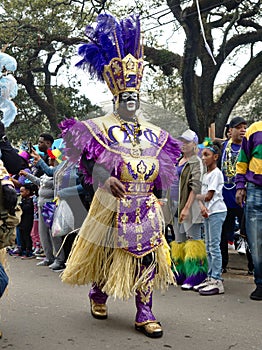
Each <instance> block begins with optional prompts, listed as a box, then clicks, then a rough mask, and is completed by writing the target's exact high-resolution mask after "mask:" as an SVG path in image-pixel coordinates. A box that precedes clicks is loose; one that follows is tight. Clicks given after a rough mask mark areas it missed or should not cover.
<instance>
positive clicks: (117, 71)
mask: <svg viewBox="0 0 262 350" xmlns="http://www.w3.org/2000/svg"><path fill="white" fill-rule="evenodd" d="M143 62H144V61H143V59H142V58H139V59H136V58H135V57H134V56H133V55H131V54H128V55H127V56H125V57H124V58H119V57H114V58H112V60H111V61H110V62H109V64H108V65H105V66H104V71H103V77H104V80H105V82H106V83H107V85H108V87H109V89H110V91H111V92H112V94H113V95H114V96H118V95H119V94H120V93H121V92H125V91H134V92H137V93H139V90H140V85H141V81H142V76H143V69H144V66H143Z"/></svg>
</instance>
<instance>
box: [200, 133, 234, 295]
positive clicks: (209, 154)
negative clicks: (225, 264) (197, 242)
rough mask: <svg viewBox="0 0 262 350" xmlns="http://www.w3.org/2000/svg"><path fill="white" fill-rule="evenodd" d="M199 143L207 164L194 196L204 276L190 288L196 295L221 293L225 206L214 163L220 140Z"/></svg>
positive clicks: (221, 186) (220, 179)
mask: <svg viewBox="0 0 262 350" xmlns="http://www.w3.org/2000/svg"><path fill="white" fill-rule="evenodd" d="M202 147H203V151H202V160H203V162H204V164H205V165H206V167H207V172H206V173H205V174H204V176H203V181H202V190H201V194H199V195H197V199H198V200H199V205H200V208H201V214H202V216H203V217H204V218H205V220H204V227H205V241H206V250H207V260H208V273H207V276H208V277H207V278H206V280H205V281H204V282H203V283H201V284H199V285H197V286H195V287H194V288H193V289H194V290H195V291H198V292H199V294H200V295H214V294H222V293H224V286H223V282H222V278H221V273H222V255H221V250H220V240H221V232H222V225H223V222H224V221H225V218H226V213H227V207H226V205H225V203H224V201H223V196H222V189H223V185H224V179H223V174H222V172H221V170H220V169H219V168H218V167H217V161H218V159H219V157H220V155H221V149H220V144H219V143H218V142H212V141H211V140H210V139H206V140H205V141H204V143H203V145H202Z"/></svg>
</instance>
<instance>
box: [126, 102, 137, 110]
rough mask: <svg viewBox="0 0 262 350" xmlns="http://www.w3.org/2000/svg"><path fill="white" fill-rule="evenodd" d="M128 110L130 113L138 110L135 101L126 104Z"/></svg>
mask: <svg viewBox="0 0 262 350" xmlns="http://www.w3.org/2000/svg"><path fill="white" fill-rule="evenodd" d="M126 109H127V110H128V111H130V112H132V111H135V110H136V102H135V101H128V102H127V103H126Z"/></svg>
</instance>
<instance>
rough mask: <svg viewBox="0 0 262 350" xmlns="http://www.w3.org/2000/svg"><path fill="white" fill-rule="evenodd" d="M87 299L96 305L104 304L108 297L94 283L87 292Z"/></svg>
mask: <svg viewBox="0 0 262 350" xmlns="http://www.w3.org/2000/svg"><path fill="white" fill-rule="evenodd" d="M89 298H90V299H92V300H94V302H95V303H97V304H105V303H106V301H107V298H108V295H107V294H106V293H103V292H102V291H101V289H100V288H99V287H98V286H97V284H96V283H93V284H92V287H91V289H90V291H89Z"/></svg>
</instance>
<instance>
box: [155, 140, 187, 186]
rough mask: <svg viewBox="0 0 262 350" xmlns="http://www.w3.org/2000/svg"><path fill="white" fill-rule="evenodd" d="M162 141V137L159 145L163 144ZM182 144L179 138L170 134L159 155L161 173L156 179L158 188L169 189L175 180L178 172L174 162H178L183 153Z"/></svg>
mask: <svg viewBox="0 0 262 350" xmlns="http://www.w3.org/2000/svg"><path fill="white" fill-rule="evenodd" d="M161 142H163V140H161V138H160V139H159V145H161ZM180 145H181V143H180V142H179V141H178V140H176V139H174V138H173V137H172V136H171V135H168V138H167V141H166V142H165V143H164V147H163V148H162V150H161V152H160V153H159V156H158V160H159V174H160V175H159V176H158V178H157V180H156V181H155V185H156V188H158V189H163V190H167V189H168V188H169V186H171V184H172V183H173V182H174V181H175V179H176V176H177V174H176V171H175V169H174V164H175V165H176V164H177V163H178V159H179V157H180V154H181V150H180Z"/></svg>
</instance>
